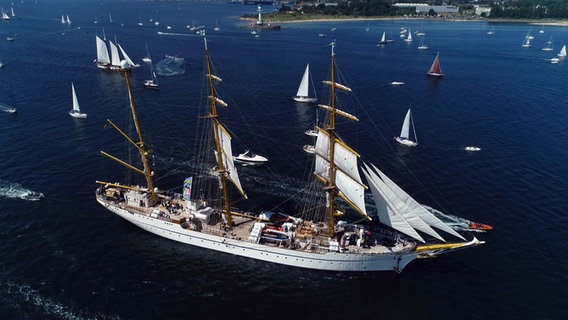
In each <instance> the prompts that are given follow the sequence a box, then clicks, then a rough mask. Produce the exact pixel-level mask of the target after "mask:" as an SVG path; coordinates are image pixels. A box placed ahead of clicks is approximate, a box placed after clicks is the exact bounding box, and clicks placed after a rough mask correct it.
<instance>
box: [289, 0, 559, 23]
mask: <svg viewBox="0 0 568 320" xmlns="http://www.w3.org/2000/svg"><path fill="white" fill-rule="evenodd" d="M404 2H411V3H412V2H413V3H416V2H417V1H416V0H406V1H405V0H401V1H393V0H350V1H338V3H337V5H325V4H324V3H320V4H316V5H313V6H306V5H304V6H302V8H301V11H302V13H303V14H310V15H329V16H354V17H371V16H385V17H389V16H391V17H394V16H404V15H416V12H415V8H413V7H411V8H408V7H397V6H394V5H393V4H394V3H404ZM426 3H429V4H431V5H455V6H459V7H460V13H461V14H464V13H465V12H467V11H468V10H470V11H471V10H472V9H473V4H472V3H471V1H470V0H453V1H452V0H449V1H444V2H442V0H434V1H430V2H426ZM476 4H481V5H483V4H485V5H488V6H489V7H491V13H490V14H489V16H488V17H491V18H505V19H566V18H568V1H566V0H504V1H478V2H476ZM290 10H291V8H290V7H288V6H283V7H282V8H281V10H280V11H281V12H284V11H290ZM424 14H426V15H437V13H436V12H435V11H434V10H430V12H428V13H424ZM483 16H485V15H483Z"/></svg>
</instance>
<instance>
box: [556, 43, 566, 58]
mask: <svg viewBox="0 0 568 320" xmlns="http://www.w3.org/2000/svg"><path fill="white" fill-rule="evenodd" d="M557 56H559V57H565V56H566V45H563V46H562V49H560V52H558V54H557Z"/></svg>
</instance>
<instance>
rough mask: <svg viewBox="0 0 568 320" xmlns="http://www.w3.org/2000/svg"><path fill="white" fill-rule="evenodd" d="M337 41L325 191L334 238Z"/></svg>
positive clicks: (332, 70)
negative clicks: (327, 174) (327, 176)
mask: <svg viewBox="0 0 568 320" xmlns="http://www.w3.org/2000/svg"><path fill="white" fill-rule="evenodd" d="M334 49H335V41H333V42H332V43H331V97H330V110H329V125H328V126H327V128H326V131H327V133H328V134H329V159H331V161H329V181H328V183H327V186H325V188H324V190H326V192H327V208H328V216H329V221H328V229H329V230H328V231H329V236H330V237H331V238H333V236H334V235H335V219H334V218H335V196H336V194H337V186H336V185H335V161H333V159H334V154H335V140H336V136H335V51H334Z"/></svg>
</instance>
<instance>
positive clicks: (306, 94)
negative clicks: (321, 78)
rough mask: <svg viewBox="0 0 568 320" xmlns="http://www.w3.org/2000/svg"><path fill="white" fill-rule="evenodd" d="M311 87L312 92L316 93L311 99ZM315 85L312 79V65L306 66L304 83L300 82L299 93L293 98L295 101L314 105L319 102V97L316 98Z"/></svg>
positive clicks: (303, 76)
mask: <svg viewBox="0 0 568 320" xmlns="http://www.w3.org/2000/svg"><path fill="white" fill-rule="evenodd" d="M310 85H311V87H312V91H313V92H314V96H311V97H310ZM313 88H314V84H313V81H312V77H311V75H310V64H309V63H308V64H307V65H306V69H305V70H304V74H303V75H302V81H300V86H299V87H298V91H297V92H296V96H295V97H293V99H294V101H296V102H302V103H314V102H316V101H318V98H317V96H315V90H314V89H313Z"/></svg>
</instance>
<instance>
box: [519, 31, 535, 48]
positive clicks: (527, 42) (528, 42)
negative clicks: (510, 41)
mask: <svg viewBox="0 0 568 320" xmlns="http://www.w3.org/2000/svg"><path fill="white" fill-rule="evenodd" d="M532 39H534V37H533V36H531V32H530V30H529V32H527V35H526V36H525V40H523V44H522V45H521V46H522V47H523V48H530V47H531V40H532Z"/></svg>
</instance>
